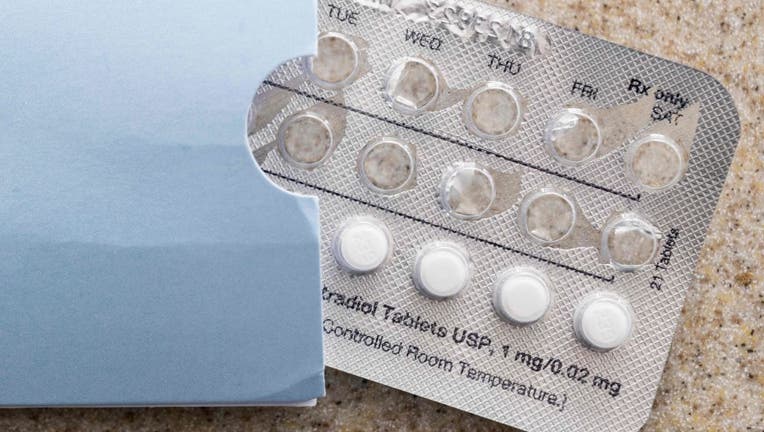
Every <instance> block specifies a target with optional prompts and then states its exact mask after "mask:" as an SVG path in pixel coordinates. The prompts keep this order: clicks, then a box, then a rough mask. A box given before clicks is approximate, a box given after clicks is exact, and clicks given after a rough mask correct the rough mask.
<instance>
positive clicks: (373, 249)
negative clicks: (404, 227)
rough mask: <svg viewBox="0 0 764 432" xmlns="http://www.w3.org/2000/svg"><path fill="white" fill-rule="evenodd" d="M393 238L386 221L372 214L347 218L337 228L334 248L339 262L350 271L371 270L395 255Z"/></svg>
mask: <svg viewBox="0 0 764 432" xmlns="http://www.w3.org/2000/svg"><path fill="white" fill-rule="evenodd" d="M392 251H393V241H392V236H391V235H390V231H389V230H388V229H387V227H386V226H385V224H384V223H383V222H381V221H379V220H377V219H374V218H371V217H358V218H353V219H351V220H349V221H347V222H346V223H345V224H344V225H343V226H342V227H341V228H340V230H339V231H338V232H337V234H336V235H335V237H334V243H333V245H332V252H333V254H334V258H335V259H336V260H337V263H338V264H339V265H340V266H341V267H342V268H343V269H345V270H347V271H349V272H351V273H370V272H373V271H375V270H378V269H379V268H380V267H382V266H383V265H384V264H385V263H386V262H387V261H388V260H389V259H390V256H391V255H392Z"/></svg>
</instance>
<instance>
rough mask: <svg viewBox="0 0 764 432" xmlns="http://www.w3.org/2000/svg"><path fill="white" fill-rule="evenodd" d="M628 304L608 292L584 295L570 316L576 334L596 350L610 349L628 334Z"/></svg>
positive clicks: (629, 309) (630, 317) (622, 342)
mask: <svg viewBox="0 0 764 432" xmlns="http://www.w3.org/2000/svg"><path fill="white" fill-rule="evenodd" d="M632 315H633V313H632V310H631V306H629V303H628V302H627V301H626V300H625V299H623V298H622V297H620V296H618V295H616V294H614V293H609V292H597V293H593V294H590V295H589V296H587V297H586V298H585V299H584V301H583V302H582V303H581V304H579V306H578V307H577V308H576V313H575V316H574V318H573V321H574V328H575V331H576V336H577V337H578V338H579V339H580V340H581V342H583V343H584V344H586V345H588V346H589V347H591V348H592V349H594V350H596V351H610V350H612V349H615V348H618V347H619V346H621V345H623V344H624V343H625V342H626V340H627V339H628V338H629V336H630V335H631V330H632V325H633V318H632Z"/></svg>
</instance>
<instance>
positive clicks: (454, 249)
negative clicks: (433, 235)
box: [414, 242, 472, 299]
mask: <svg viewBox="0 0 764 432" xmlns="http://www.w3.org/2000/svg"><path fill="white" fill-rule="evenodd" d="M471 273H472V271H471V268H470V263H469V257H468V256H467V252H466V251H465V250H464V249H463V248H461V247H460V246H459V245H456V244H453V243H447V242H442V243H441V242H436V243H432V244H430V245H427V246H426V247H424V248H423V249H422V250H421V251H420V252H419V254H418V256H417V259H416V264H415V265H414V283H415V284H416V287H417V289H418V290H419V291H420V292H421V293H422V294H424V295H426V296H427V297H432V298H435V299H446V298H449V297H453V296H455V295H457V294H459V293H460V292H461V291H462V290H463V289H464V288H466V287H467V285H469V281H470V276H471Z"/></svg>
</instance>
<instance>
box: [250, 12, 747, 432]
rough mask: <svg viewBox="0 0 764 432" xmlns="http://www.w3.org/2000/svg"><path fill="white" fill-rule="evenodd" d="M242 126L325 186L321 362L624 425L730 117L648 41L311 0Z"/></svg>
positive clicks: (638, 420) (726, 142)
mask: <svg viewBox="0 0 764 432" xmlns="http://www.w3.org/2000/svg"><path fill="white" fill-rule="evenodd" d="M319 30H320V32H321V33H320V35H319V39H318V55H317V56H316V57H315V58H301V59H294V60H292V61H289V62H287V63H285V64H283V65H282V66H280V67H279V68H278V69H277V70H275V71H274V72H273V73H272V74H271V75H270V77H269V78H268V79H267V80H266V81H265V82H264V83H263V84H262V86H261V87H260V88H259V89H258V90H257V92H256V94H255V97H254V99H253V103H252V106H251V109H250V112H249V116H248V124H247V137H248V142H249V145H250V147H251V149H252V152H253V155H254V158H255V160H256V161H257V163H258V165H259V166H260V168H261V169H262V170H263V171H264V172H265V173H267V174H268V175H269V177H270V178H271V179H272V180H273V181H274V182H275V183H277V184H279V185H281V186H282V187H284V188H286V189H290V190H294V191H298V192H301V193H305V194H311V195H317V196H319V198H320V205H321V231H322V244H323V246H322V272H323V274H322V277H323V285H324V288H323V300H324V302H323V303H324V320H323V331H324V339H325V349H326V357H327V358H326V362H327V364H328V365H329V366H332V367H335V368H338V369H340V370H343V371H346V372H349V373H352V374H356V375H359V376H362V377H365V378H368V379H371V380H374V381H378V382H380V383H383V384H386V385H389V386H392V387H395V388H399V389H402V390H405V391H407V392H411V393H414V394H417V395H420V396H422V397H426V398H430V399H434V400H436V401H439V402H442V403H445V404H448V405H451V406H454V407H457V408H460V409H463V410H465V411H469V412H472V413H475V414H478V415H481V416H485V417H488V418H491V419H494V420H496V421H499V422H502V423H505V424H508V425H512V426H516V427H519V428H522V429H525V430H528V431H548V430H569V431H599V430H625V431H632V430H638V429H639V427H640V426H641V425H642V424H643V423H644V422H645V421H646V419H647V417H648V415H649V412H650V408H651V405H652V401H653V399H654V397H655V393H656V389H657V386H658V383H659V380H660V376H661V373H662V371H663V367H664V363H665V361H666V357H667V355H668V351H669V348H670V345H671V340H672V336H673V334H674V330H675V327H676V325H677V321H678V318H679V312H680V309H681V306H682V302H683V299H684V296H685V292H686V290H687V289H688V287H689V286H690V284H691V282H692V280H693V271H694V268H695V264H696V260H697V256H698V252H699V249H700V247H701V245H702V243H703V238H704V235H705V232H706V229H707V227H708V224H709V220H710V218H711V216H712V213H713V211H714V208H715V205H716V202H717V199H718V196H719V193H720V191H721V188H722V184H723V182H724V179H725V177H726V174H727V169H728V167H729V164H730V161H731V159H732V156H733V154H734V151H735V147H736V145H737V141H738V137H739V120H738V117H737V113H736V110H735V106H734V104H733V102H732V100H731V98H730V96H729V94H728V93H727V92H726V91H725V90H724V89H723V88H722V86H721V85H720V84H719V83H718V82H717V81H715V80H714V79H713V78H711V77H710V76H708V75H706V74H704V73H702V72H700V71H697V70H694V69H691V68H689V67H686V66H682V65H679V64H676V63H673V62H670V61H667V60H663V59H659V58H656V57H653V56H650V55H647V54H644V53H640V52H637V51H634V50H631V49H628V48H625V47H622V46H618V45H614V44H612V43H609V42H606V41H602V40H599V39H596V38H593V37H589V36H586V35H582V34H580V33H577V32H574V31H571V30H566V29H563V28H560V27H557V26H555V25H553V24H550V23H546V22H543V21H541V20H538V19H535V18H530V17H526V16H522V15H518V14H515V13H512V12H510V11H507V10H503V9H498V8H494V7H490V6H487V5H485V4H482V3H478V2H473V1H467V0H464V1H461V0H460V1H456V0H363V1H361V0H358V1H352V0H323V1H320V2H319Z"/></svg>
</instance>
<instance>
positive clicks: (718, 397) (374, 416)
mask: <svg viewBox="0 0 764 432" xmlns="http://www.w3.org/2000/svg"><path fill="white" fill-rule="evenodd" d="M493 2H494V3H497V4H502V5H506V6H509V7H511V8H513V9H514V10H517V11H519V12H522V13H526V14H529V15H533V16H538V17H542V18H544V19H547V20H549V21H552V22H555V23H557V24H560V25H563V26H566V27H572V28H576V29H578V30H579V31H581V32H584V33H587V34H591V35H595V36H598V37H602V38H605V39H608V40H610V41H613V42H616V43H620V44H623V45H626V46H629V47H632V48H636V49H638V50H641V51H645V52H648V53H651V54H655V55H658V56H661V57H665V58H668V59H671V60H675V61H678V62H680V63H685V64H688V65H691V66H694V67H696V68H698V69H701V70H704V71H707V72H709V73H710V74H711V75H713V76H714V77H716V78H718V79H719V80H720V81H721V82H722V83H723V84H724V85H725V86H726V87H727V88H728V89H729V90H730V92H731V93H732V96H733V97H734V99H735V101H736V103H737V107H738V110H739V112H740V117H741V121H742V137H741V142H740V147H739V149H738V152H737V155H736V157H735V159H734V161H733V162H732V171H731V174H730V176H729V178H728V179H727V183H726V186H725V189H724V191H723V193H722V198H721V202H720V204H719V207H718V208H717V210H716V216H715V218H714V220H713V222H712V224H711V229H710V232H709V237H708V240H707V242H706V246H705V248H704V250H703V253H702V255H701V259H700V263H699V265H698V275H699V279H698V282H697V283H695V285H694V286H693V287H692V289H691V290H690V291H689V294H688V296H687V302H686V304H685V307H684V310H683V313H682V319H681V321H682V323H681V325H680V328H679V330H678V331H677V335H676V339H675V341H674V345H673V348H672V350H671V354H670V357H669V360H668V365H667V369H666V371H665V373H664V376H663V381H662V383H661V386H660V389H659V391H658V397H657V399H656V401H655V406H654V409H653V414H652V416H651V418H650V420H649V421H648V423H647V425H646V426H645V429H644V430H645V431H679V430H681V431H685V430H688V431H690V430H698V431H746V430H751V431H764V316H763V314H764V129H763V128H762V121H764V119H763V118H762V116H763V112H762V111H764V45H762V41H761V34H762V33H764V23H762V15H764V11H763V10H764V5H763V4H762V1H761V0H753V1H751V0H745V1H743V0H731V1H712V0H696V1H680V0H658V1H655V0H627V1H623V2H619V1H603V2H587V1H574V0H540V1H538V0H537V1H533V2H531V1H525V2H523V1H509V2H507V1H500V0H493ZM327 381H328V388H327V392H328V396H327V397H326V398H324V399H322V400H321V401H320V402H319V404H318V407H316V408H314V409H295V408H290V409H283V408H279V409H265V408H195V409H70V410H64V409H49V410H40V409H34V410H4V411H0V431H8V432H11V431H66V432H75V431H92V432H106V431H111V432H116V431H124V432H155V431H156V432H159V431H161V432H164V431H193V432H196V431H199V432H201V431H231V432H235V431H271V430H272V431H281V430H300V431H324V430H332V431H334V430H336V431H366V430H379V431H397V430H402V431H511V430H512V429H511V428H507V427H504V426H501V425H499V424H497V423H494V422H491V421H489V420H485V419H481V418H478V417H475V416H472V415H469V414H465V413H462V412H460V411H457V410H455V409H452V408H448V407H446V406H443V405H440V404H438V403H435V402H431V401H427V400H423V399H421V398H417V397H415V396H411V395H408V394H405V393H402V392H399V391H397V390H393V389H390V388H388V387H385V386H382V385H379V384H375V383H371V382H368V381H366V380H362V379H360V378H356V377H352V376H349V375H346V374H343V373H340V372H337V371H333V370H329V371H328V372H327Z"/></svg>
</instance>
